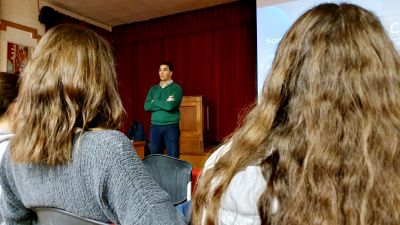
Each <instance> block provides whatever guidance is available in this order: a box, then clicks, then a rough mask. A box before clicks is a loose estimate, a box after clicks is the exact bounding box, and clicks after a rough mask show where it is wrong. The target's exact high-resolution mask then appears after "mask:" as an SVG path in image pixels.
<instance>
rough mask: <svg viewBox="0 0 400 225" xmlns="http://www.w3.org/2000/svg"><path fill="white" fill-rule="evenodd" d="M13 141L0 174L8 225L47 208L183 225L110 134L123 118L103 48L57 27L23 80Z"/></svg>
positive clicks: (74, 30) (87, 34) (92, 36)
mask: <svg viewBox="0 0 400 225" xmlns="http://www.w3.org/2000/svg"><path fill="white" fill-rule="evenodd" d="M21 78H22V80H21V84H20V92H19V96H18V98H17V107H18V113H17V115H16V117H17V118H16V124H15V131H16V132H15V137H14V139H13V141H12V144H11V149H10V151H6V153H5V155H4V157H3V161H2V162H3V163H2V164H1V168H0V178H1V179H0V181H1V185H2V186H3V190H4V192H3V193H4V194H3V196H2V201H0V210H1V216H2V217H3V218H4V220H5V221H6V223H7V224H24V223H30V222H31V221H32V220H34V219H35V214H34V212H33V211H32V210H31V209H32V208H35V207H52V208H59V209H63V210H66V211H68V212H70V213H73V214H75V215H78V216H81V217H85V218H89V219H94V220H97V221H102V222H110V223H114V224H122V225H124V224H160V225H161V224H171V225H172V224H183V221H182V220H181V218H180V217H179V216H178V214H177V211H176V210H175V208H174V207H173V205H172V204H171V203H170V202H169V198H168V195H167V193H165V192H164V191H162V190H161V188H160V187H159V186H158V185H157V184H156V183H155V182H154V181H153V180H152V179H151V178H150V177H149V175H148V174H147V173H146V172H145V171H144V168H143V165H142V163H141V160H140V159H139V158H138V157H137V155H136V153H135V151H134V150H133V148H132V146H131V143H130V141H129V139H128V138H127V137H125V136H124V135H123V134H122V133H120V132H118V131H116V130H115V129H117V128H118V127H119V126H120V124H121V118H122V116H123V115H124V109H123V108H122V104H121V100H120V97H119V95H118V90H117V83H116V74H115V64H114V58H113V53H112V50H111V48H110V46H109V44H108V43H107V42H106V41H105V40H103V39H102V38H101V37H100V36H98V35H97V34H96V33H94V32H93V31H90V30H88V29H85V28H81V27H77V26H72V25H60V26H57V27H55V28H53V29H51V30H49V31H48V32H47V33H46V34H45V35H44V36H43V37H42V39H41V40H40V42H39V44H38V46H37V47H36V49H35V51H34V53H33V55H32V59H31V61H30V62H29V63H28V65H27V67H26V68H25V70H24V72H23V74H22V77H21Z"/></svg>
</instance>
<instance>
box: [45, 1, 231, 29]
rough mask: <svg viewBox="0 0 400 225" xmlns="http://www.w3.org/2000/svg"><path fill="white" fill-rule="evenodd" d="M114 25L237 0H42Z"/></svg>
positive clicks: (108, 24) (99, 21) (105, 23)
mask: <svg viewBox="0 0 400 225" xmlns="http://www.w3.org/2000/svg"><path fill="white" fill-rule="evenodd" d="M41 1H42V2H47V3H49V4H51V5H54V6H56V7H59V8H61V9H64V10H67V11H70V12H72V13H75V14H77V15H79V16H83V17H86V18H88V19H91V20H94V21H96V22H98V23H101V24H104V25H107V26H110V27H113V26H117V25H121V24H127V23H133V22H139V21H144V20H148V19H152V18H157V17H162V16H167V15H172V14H176V13H181V12H186V11H191V10H195V9H201V8H206V7H210V6H215V5H220V4H224V3H228V2H234V1H237V0H41Z"/></svg>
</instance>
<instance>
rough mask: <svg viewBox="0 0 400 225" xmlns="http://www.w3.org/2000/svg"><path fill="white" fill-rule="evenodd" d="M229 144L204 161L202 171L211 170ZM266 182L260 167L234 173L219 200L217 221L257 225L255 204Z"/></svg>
mask: <svg viewBox="0 0 400 225" xmlns="http://www.w3.org/2000/svg"><path fill="white" fill-rule="evenodd" d="M230 147H231V144H230V143H228V144H225V145H222V146H221V147H220V148H218V149H217V150H216V151H215V152H214V153H213V154H212V155H211V156H210V157H209V158H208V160H207V161H206V163H205V166H204V170H208V169H211V168H212V167H213V166H214V165H215V164H216V163H217V162H218V160H219V159H220V158H221V157H222V156H223V155H225V154H229V150H230ZM265 188H266V182H265V179H264V176H263V175H262V171H261V167H260V166H258V165H249V166H247V167H245V168H244V169H243V170H241V171H239V172H238V173H236V174H235V175H234V176H233V178H232V180H231V181H230V183H229V185H228V188H227V190H226V192H225V194H224V196H223V197H222V199H221V208H220V216H219V220H220V221H221V222H223V223H224V224H259V223H260V219H259V216H258V206H257V202H258V199H259V198H260V196H261V194H262V193H263V192H264V191H265Z"/></svg>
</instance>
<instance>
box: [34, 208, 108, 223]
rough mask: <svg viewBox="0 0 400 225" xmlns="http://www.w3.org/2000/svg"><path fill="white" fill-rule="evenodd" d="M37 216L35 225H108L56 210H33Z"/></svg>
mask: <svg viewBox="0 0 400 225" xmlns="http://www.w3.org/2000/svg"><path fill="white" fill-rule="evenodd" d="M32 210H33V211H34V212H36V215H37V221H36V223H35V224H37V225H109V224H107V223H102V222H98V221H95V220H91V219H86V218H82V217H79V216H76V215H74V214H72V213H69V212H67V211H64V210H61V209H56V208H33V209H32Z"/></svg>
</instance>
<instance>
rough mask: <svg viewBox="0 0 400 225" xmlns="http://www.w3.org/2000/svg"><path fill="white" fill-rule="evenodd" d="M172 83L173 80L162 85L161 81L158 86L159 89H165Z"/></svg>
mask: <svg viewBox="0 0 400 225" xmlns="http://www.w3.org/2000/svg"><path fill="white" fill-rule="evenodd" d="M173 82H174V81H173V80H170V81H168V82H167V83H165V84H164V85H163V84H162V83H161V81H160V86H161V88H165V87H167V86H168V85H170V84H172V83H173Z"/></svg>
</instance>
